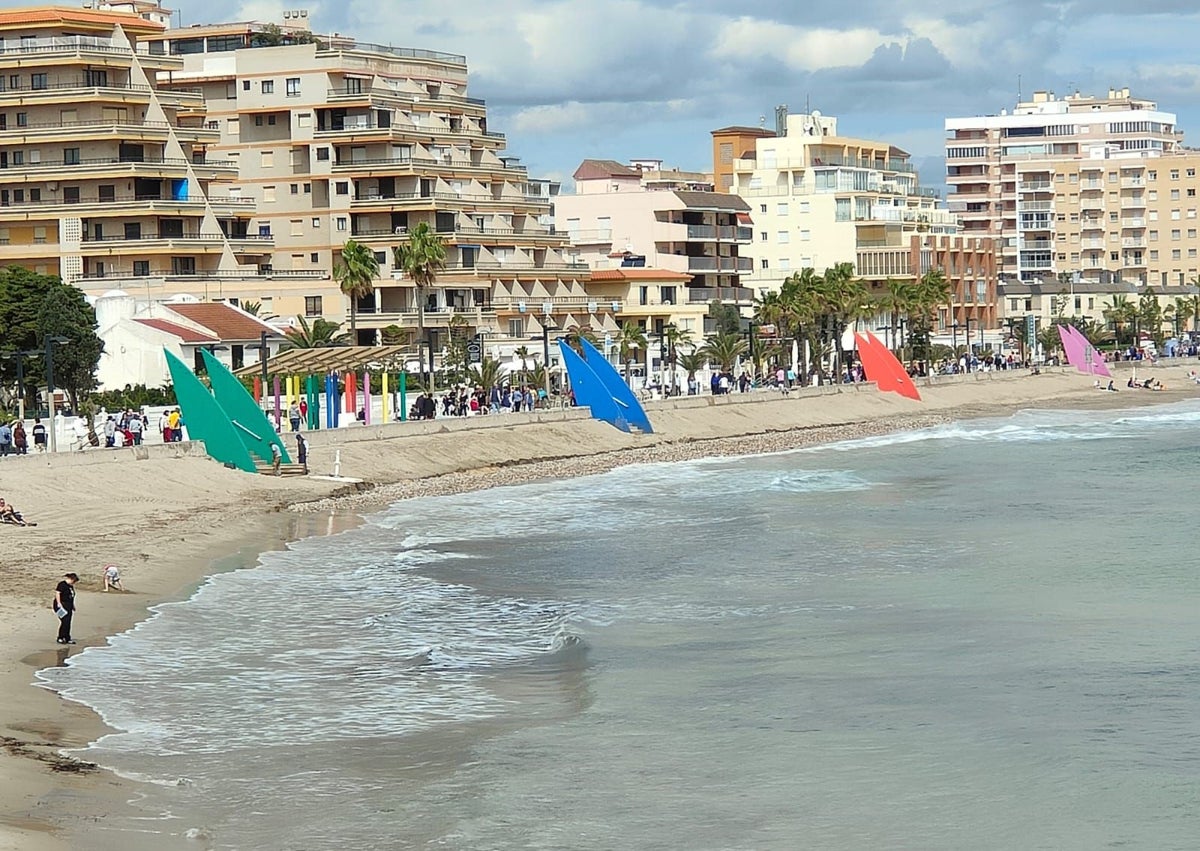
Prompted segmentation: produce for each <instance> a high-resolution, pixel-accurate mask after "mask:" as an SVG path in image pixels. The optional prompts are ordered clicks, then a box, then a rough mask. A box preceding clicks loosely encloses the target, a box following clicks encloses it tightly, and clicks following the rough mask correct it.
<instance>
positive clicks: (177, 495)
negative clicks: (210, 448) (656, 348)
mask: <svg viewBox="0 0 1200 851" xmlns="http://www.w3.org/2000/svg"><path fill="white" fill-rule="evenodd" d="M1191 366H1193V364H1190V363H1189V364H1188V365H1187V366H1183V365H1181V364H1179V363H1176V364H1173V365H1171V366H1160V367H1156V368H1151V369H1149V370H1147V369H1145V368H1142V369H1141V370H1140V371H1143V372H1149V373H1151V374H1154V375H1156V376H1157V377H1160V378H1161V379H1162V380H1163V381H1164V382H1165V383H1166V384H1167V388H1168V389H1166V390H1165V391H1162V392H1157V393H1152V392H1149V391H1135V390H1126V389H1125V388H1124V373H1120V374H1119V379H1118V382H1117V383H1118V385H1119V386H1121V388H1122V389H1121V392H1118V393H1102V392H1097V391H1096V390H1095V389H1094V388H1093V386H1092V379H1091V378H1089V377H1086V376H1082V375H1079V374H1077V373H1073V372H1071V373H1067V372H1063V371H1057V370H1050V371H1046V372H1043V374H1041V375H1036V376H1033V375H1027V374H1024V373H990V374H980V375H969V376H955V377H945V378H939V379H936V380H934V381H933V382H932V383H931V384H930V385H929V386H923V387H922V388H921V391H922V394H923V395H924V401H923V402H921V403H917V402H912V401H910V400H907V399H903V398H900V397H898V396H896V395H894V394H881V393H878V392H877V391H876V390H875V389H874V387H872V386H860V387H828V388H811V389H809V390H805V391H803V392H794V393H792V394H790V395H788V396H786V397H783V396H780V395H779V394H777V393H767V392H760V393H754V394H748V395H746V396H739V395H736V394H735V395H733V396H729V397H723V398H718V399H714V398H713V397H709V396H702V397H692V398H684V399H677V400H666V401H662V402H656V403H652V404H651V405H649V406H648V409H649V413H650V417H651V421H652V423H653V424H654V426H655V434H653V435H626V434H623V433H621V432H619V431H617V430H616V429H613V428H612V427H610V426H608V425H606V424H603V423H597V422H595V421H592V420H590V419H588V418H587V415H586V412H583V411H551V412H545V413H532V414H523V415H509V416H495V417H482V418H472V419H469V420H463V421H445V420H435V421H433V422H428V423H395V424H389V425H382V426H369V427H362V428H354V429H344V430H339V431H337V432H314V433H312V434H311V435H310V436H309V438H310V447H311V448H310V468H311V470H312V472H313V473H314V474H329V473H332V472H333V470H334V468H335V466H337V468H338V469H339V471H340V473H341V475H342V476H345V477H353V478H356V479H361V480H363V484H361V485H358V484H348V483H346V482H339V481H333V480H329V479H321V478H315V477H309V478H281V479H276V478H272V477H266V476H251V475H247V474H245V473H241V472H238V471H235V470H229V469H226V468H224V467H222V466H220V465H218V464H216V463H214V462H212V461H210V460H208V459H207V458H204V457H202V456H201V455H200V454H199V453H198V452H197V451H196V449H195V448H194V447H190V446H189V445H186V444H181V445H172V446H163V447H152V448H141V449H123V450H114V451H104V450H97V451H94V452H89V453H81V454H78V455H74V456H70V455H63V456H56V457H54V458H47V457H46V456H28V457H23V458H6V459H4V460H3V461H0V496H3V497H4V498H5V499H7V500H9V501H10V502H12V503H14V504H15V505H16V506H17V508H18V509H20V510H21V511H22V512H24V513H25V515H26V516H27V518H29V519H31V520H35V521H37V522H38V526H37V527H35V528H34V527H31V528H15V527H11V526H2V527H0V563H2V564H3V570H4V572H5V574H6V576H5V582H4V586H3V589H4V590H3V592H0V616H2V617H0V636H2V637H3V650H2V651H0V693H3V695H4V698H3V701H4V703H3V706H4V710H5V711H4V713H3V716H0V745H2V746H3V747H2V748H0V851H7V849H32V851H41V849H58V848H70V847H80V846H79V845H78V844H76V843H73V842H72V836H75V835H77V834H78V833H80V832H82V831H86V829H87V827H88V824H89V823H90V822H93V821H98V820H102V819H103V818H105V817H106V815H107V814H110V813H114V812H117V811H119V810H120V808H121V807H123V806H124V805H125V803H126V802H127V801H128V800H129V799H130V798H132V797H135V796H136V795H137V788H136V787H137V784H136V783H134V782H132V781H127V780H123V779H121V778H118V777H116V776H114V775H112V774H110V773H108V772H106V771H103V770H99V769H97V768H96V767H95V766H90V765H87V764H83V763H79V762H77V761H74V760H71V759H69V758H64V757H62V756H60V754H59V752H60V751H61V750H62V749H64V748H73V747H79V746H83V745H85V744H87V743H88V742H90V741H94V740H95V739H96V738H98V737H99V736H101V735H103V734H104V731H105V726H104V724H103V722H102V721H101V719H99V718H97V717H96V716H95V715H94V714H93V713H91V712H90V711H89V710H87V709H86V708H85V707H82V706H80V705H77V704H72V703H69V702H67V701H64V700H61V699H60V698H58V697H57V696H56V695H55V694H53V693H51V692H49V691H47V690H45V689H41V688H36V687H33V686H32V685H31V684H32V682H33V680H34V672H35V671H36V670H38V669H40V668H44V667H49V666H54V665H61V664H64V663H65V660H66V659H67V658H69V656H70V655H72V654H74V653H76V652H79V651H80V650H82V649H83V648H84V647H86V646H89V645H103V644H105V642H106V639H107V637H108V636H110V635H113V634H115V633H118V632H120V631H123V630H125V629H128V628H130V627H131V626H133V625H134V624H136V623H137V622H139V621H140V620H142V619H144V618H145V617H146V616H147V608H148V607H150V606H152V605H154V604H156V603H159V602H162V601H167V600H178V599H182V598H185V597H186V596H188V594H189V593H190V592H191V591H192V590H193V589H194V588H195V587H196V586H197V585H198V584H199V583H200V582H202V581H203V579H204V578H205V577H206V576H207V575H210V574H211V573H213V572H214V571H218V570H221V569H228V568H229V567H233V566H237V565H240V564H242V563H253V559H254V557H255V556H256V555H257V554H258V553H260V552H263V551H265V550H268V549H272V548H276V547H281V546H283V545H284V544H285V543H286V542H287V541H289V540H295V539H297V538H299V537H304V536H307V535H312V534H319V533H321V532H323V531H328V530H330V529H338V528H344V524H345V523H352V522H354V518H355V515H356V513H360V512H365V511H369V510H371V509H372V508H375V507H379V506H382V505H386V504H388V503H390V502H393V501H395V500H399V499H406V498H413V497H420V496H428V495H435V494H447V493H457V492H462V491H467V490H478V489H483V488H490V487H497V486H503V485H510V484H517V483H521V482H527V481H532V480H537V479H548V478H563V477H576V476H582V475H589V474H595V473H599V472H604V471H606V470H609V469H612V468H614V467H616V466H620V465H624V464H632V463H649V462H670V461H676V460H687V459H692V458H700V457H707V456H717V455H747V454H757V453H763V452H773V451H782V450H786V449H792V448H797V447H801V446H806V445H812V444H816V443H823V442H831V441H839V440H846V439H852V438H857V437H863V436H868V435H873V434H881V433H885V432H892V431H897V430H908V429H914V428H922V427H926V426H930V425H935V424H938V423H943V422H947V421H950V420H956V419H966V418H973V417H979V416H989V415H1000V414H1003V413H1006V412H1012V411H1016V410H1019V409H1023V408H1067V409H1085V408H1122V407H1133V406H1140V405H1157V404H1167V403H1171V402H1178V401H1182V400H1186V399H1193V398H1197V397H1200V387H1198V386H1196V385H1195V384H1193V383H1191V382H1187V381H1185V380H1184V373H1185V372H1186V369H1187V368H1190V367H1191ZM457 432H462V433H461V434H459V433H457ZM331 521H332V525H331ZM107 563H115V564H117V565H119V566H120V568H121V571H122V575H123V579H124V581H125V584H126V587H127V588H128V589H129V590H128V591H127V592H125V593H118V592H112V593H102V583H101V581H100V576H101V568H102V567H103V565H105V564H107ZM67 571H74V572H76V573H78V574H79V575H80V577H81V581H80V584H79V596H78V606H79V614H78V615H77V617H76V625H75V637H76V638H77V639H78V641H79V644H78V645H76V646H72V647H63V646H58V645H56V644H55V643H54V630H55V622H54V617H53V614H52V613H51V612H50V611H49V608H48V602H49V600H50V598H51V596H52V594H53V588H54V585H55V583H56V582H57V580H58V578H60V577H61V575H62V574H63V573H65V572H67ZM93 847H97V846H93ZM146 847H154V845H153V844H148V845H147V846H146Z"/></svg>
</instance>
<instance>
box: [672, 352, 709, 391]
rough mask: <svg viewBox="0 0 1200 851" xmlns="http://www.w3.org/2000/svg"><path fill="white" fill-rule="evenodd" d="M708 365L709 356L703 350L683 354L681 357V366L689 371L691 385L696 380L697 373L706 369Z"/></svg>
mask: <svg viewBox="0 0 1200 851" xmlns="http://www.w3.org/2000/svg"><path fill="white" fill-rule="evenodd" d="M706 363H708V356H707V355H706V354H705V353H704V350H703V349H695V348H694V349H692V350H691V351H690V352H683V353H682V354H680V355H679V365H680V366H681V367H683V368H684V369H685V370H687V374H688V384H689V385H690V384H691V383H692V382H693V381H695V380H696V373H697V372H699V371H700V370H702V369H704V365H705V364H706Z"/></svg>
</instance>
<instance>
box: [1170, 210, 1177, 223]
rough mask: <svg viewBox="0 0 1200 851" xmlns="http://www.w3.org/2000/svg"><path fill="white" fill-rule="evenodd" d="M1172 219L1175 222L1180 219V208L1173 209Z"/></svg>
mask: <svg viewBox="0 0 1200 851" xmlns="http://www.w3.org/2000/svg"><path fill="white" fill-rule="evenodd" d="M1171 221H1174V222H1177V221H1179V210H1172V211H1171Z"/></svg>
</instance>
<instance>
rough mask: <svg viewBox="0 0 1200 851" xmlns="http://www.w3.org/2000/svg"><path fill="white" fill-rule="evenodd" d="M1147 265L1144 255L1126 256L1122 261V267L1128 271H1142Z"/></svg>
mask: <svg viewBox="0 0 1200 851" xmlns="http://www.w3.org/2000/svg"><path fill="white" fill-rule="evenodd" d="M1145 265H1146V257H1145V255H1143V254H1126V255H1125V256H1124V257H1123V258H1122V260H1121V266H1123V267H1124V268H1126V269H1140V268H1142V267H1144V266H1145Z"/></svg>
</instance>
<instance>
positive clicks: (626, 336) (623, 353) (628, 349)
mask: <svg viewBox="0 0 1200 851" xmlns="http://www.w3.org/2000/svg"><path fill="white" fill-rule="evenodd" d="M645 348H646V329H645V328H643V327H642V326H641V325H638V324H637V323H636V322H632V321H630V320H628V319H627V320H625V321H624V322H623V323H621V329H620V330H619V331H618V332H617V351H618V353H619V356H620V358H621V362H622V363H623V364H625V381H626V382H627V383H630V382H632V381H633V355H634V353H635V352H636V351H637V350H638V349H645ZM630 386H632V384H631V385H630Z"/></svg>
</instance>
